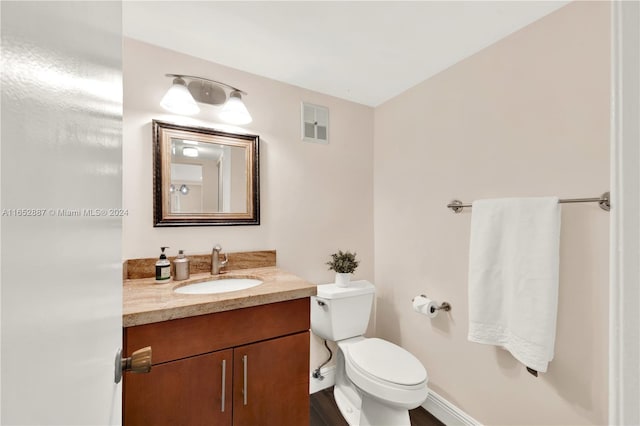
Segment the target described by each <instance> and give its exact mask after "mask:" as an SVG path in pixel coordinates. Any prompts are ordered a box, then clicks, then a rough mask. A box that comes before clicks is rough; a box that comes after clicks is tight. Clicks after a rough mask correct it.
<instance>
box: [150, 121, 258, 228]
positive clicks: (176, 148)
mask: <svg viewBox="0 0 640 426" xmlns="http://www.w3.org/2000/svg"><path fill="white" fill-rule="evenodd" d="M153 128H154V132H153V133H154V146H155V151H154V154H155V156H156V157H157V158H156V159H155V161H154V162H155V166H156V170H155V172H154V177H155V179H154V186H155V188H154V195H155V197H156V199H155V200H154V217H155V221H154V226H185V225H191V226H194V225H238V224H259V209H258V208H259V197H258V189H259V187H258V155H257V154H258V152H257V150H258V137H257V136H255V135H243V134H233V133H227V132H221V131H217V130H213V129H205V128H196V127H187V126H180V125H175V124H171V123H165V122H161V121H156V120H154V122H153Z"/></svg>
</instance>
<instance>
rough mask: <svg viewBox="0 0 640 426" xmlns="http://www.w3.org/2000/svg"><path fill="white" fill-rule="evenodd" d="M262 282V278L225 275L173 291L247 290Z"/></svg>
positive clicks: (191, 292) (223, 291)
mask: <svg viewBox="0 0 640 426" xmlns="http://www.w3.org/2000/svg"><path fill="white" fill-rule="evenodd" d="M260 284H262V280H260V279H256V278H235V277H229V278H227V277H224V278H218V279H215V280H211V281H205V282H201V283H193V284H187V285H185V286H182V287H178V288H176V289H174V290H173V291H174V292H176V293H180V294H215V293H227V292H230V291H238V290H245V289H247V288H251V287H255V286H258V285H260Z"/></svg>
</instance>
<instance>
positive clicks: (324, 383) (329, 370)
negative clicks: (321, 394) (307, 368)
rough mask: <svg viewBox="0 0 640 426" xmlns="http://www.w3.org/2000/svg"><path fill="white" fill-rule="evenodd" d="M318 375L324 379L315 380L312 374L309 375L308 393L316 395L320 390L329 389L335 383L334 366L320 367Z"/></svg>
mask: <svg viewBox="0 0 640 426" xmlns="http://www.w3.org/2000/svg"><path fill="white" fill-rule="evenodd" d="M320 374H322V376H323V377H324V379H322V380H320V379H315V378H314V377H313V373H309V375H310V376H311V379H310V380H309V393H316V392H318V391H321V390H322V389H326V388H330V387H331V386H333V385H334V384H335V383H336V366H335V365H332V366H329V367H322V368H321V369H320Z"/></svg>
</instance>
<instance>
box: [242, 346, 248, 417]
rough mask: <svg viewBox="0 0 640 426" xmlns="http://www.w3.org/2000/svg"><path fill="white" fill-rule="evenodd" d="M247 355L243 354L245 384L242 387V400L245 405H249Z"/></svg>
mask: <svg viewBox="0 0 640 426" xmlns="http://www.w3.org/2000/svg"><path fill="white" fill-rule="evenodd" d="M248 363H249V362H248V360H247V356H246V355H243V356H242V369H243V371H244V384H243V387H242V402H243V403H244V405H247V364H248Z"/></svg>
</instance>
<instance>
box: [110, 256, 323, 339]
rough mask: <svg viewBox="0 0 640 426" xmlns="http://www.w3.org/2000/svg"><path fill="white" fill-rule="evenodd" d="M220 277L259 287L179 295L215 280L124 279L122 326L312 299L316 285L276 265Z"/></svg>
mask: <svg viewBox="0 0 640 426" xmlns="http://www.w3.org/2000/svg"><path fill="white" fill-rule="evenodd" d="M222 275H223V276H226V277H237V278H259V279H261V280H262V281H264V282H263V283H262V284H260V285H258V286H256V287H252V288H248V289H246V290H238V291H232V292H228V293H219V294H178V293H174V291H173V290H174V289H175V288H176V287H180V286H183V285H185V284H191V283H196V282H203V281H209V280H211V279H214V277H213V276H212V275H211V274H210V273H198V274H191V277H190V278H189V279H188V280H184V281H173V280H172V281H170V282H169V283H166V284H156V282H155V279H154V278H139V279H126V280H124V286H123V311H122V320H123V326H124V327H131V326H135V325H142V324H150V323H154V322H160V321H166V320H172V319H177V318H186V317H191V316H196V315H204V314H210V313H213V312H222V311H230V310H233V309H239V308H248V307H251V306H258V305H264V304H267V303H274V302H282V301H285V300H292V299H300V298H305V297H310V296H314V295H315V294H316V285H315V284H311V283H309V282H307V281H305V280H303V279H302V278H299V277H297V276H295V275H293V274H291V273H289V272H286V271H283V270H281V269H279V268H277V267H275V266H269V267H263V268H251V269H238V270H232V271H228V272H226V273H224V274H222Z"/></svg>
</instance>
